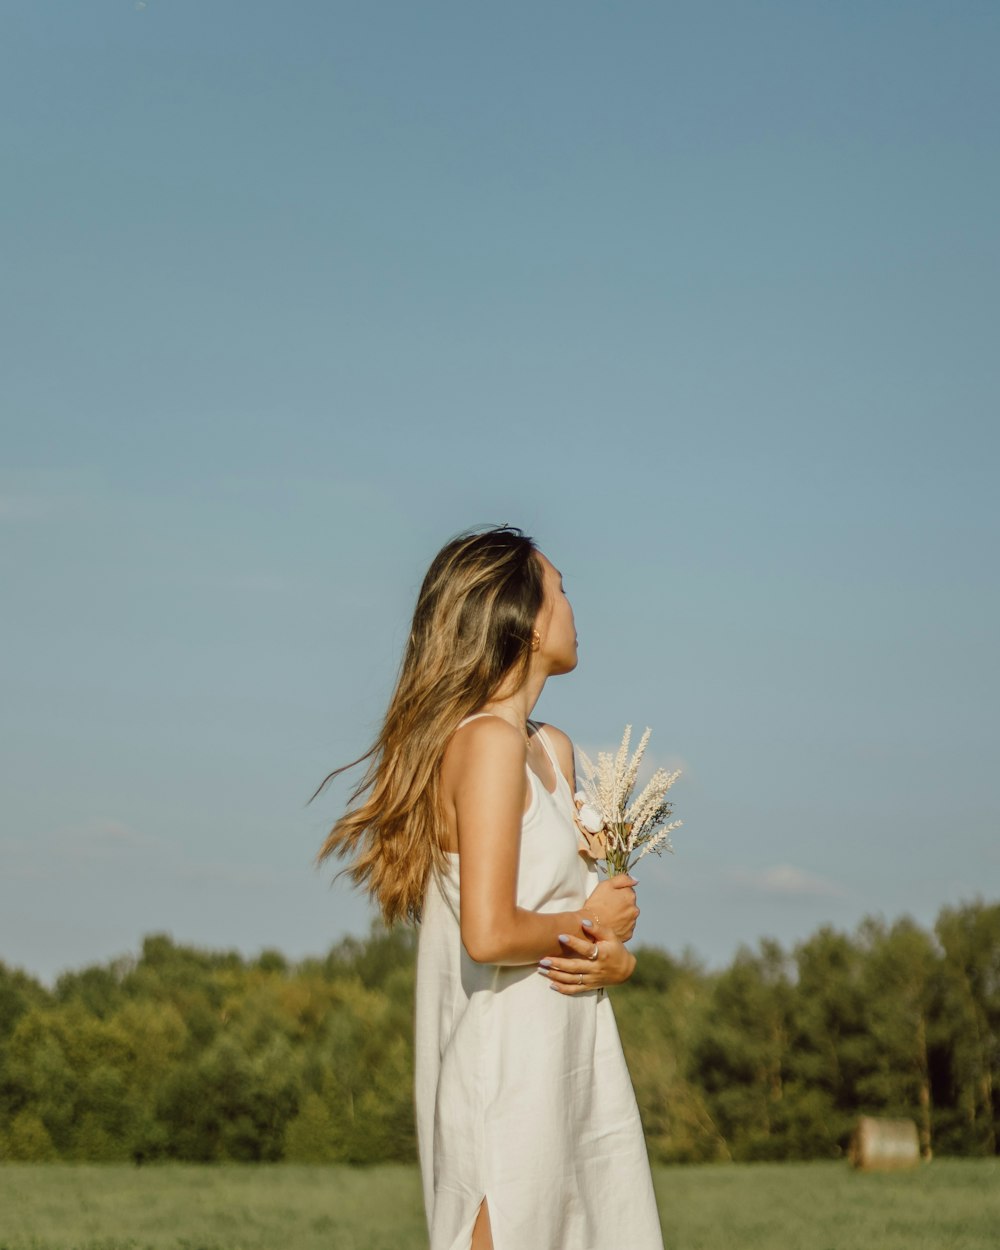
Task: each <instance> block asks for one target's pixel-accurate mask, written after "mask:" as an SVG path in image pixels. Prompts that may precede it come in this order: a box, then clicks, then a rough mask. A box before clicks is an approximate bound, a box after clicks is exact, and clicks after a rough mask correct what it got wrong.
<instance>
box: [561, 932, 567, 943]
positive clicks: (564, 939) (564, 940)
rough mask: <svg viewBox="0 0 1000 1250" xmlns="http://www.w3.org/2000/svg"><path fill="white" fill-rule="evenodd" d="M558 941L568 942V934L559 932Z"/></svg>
mask: <svg viewBox="0 0 1000 1250" xmlns="http://www.w3.org/2000/svg"><path fill="white" fill-rule="evenodd" d="M559 941H560V942H568V941H569V934H568V933H560V934H559Z"/></svg>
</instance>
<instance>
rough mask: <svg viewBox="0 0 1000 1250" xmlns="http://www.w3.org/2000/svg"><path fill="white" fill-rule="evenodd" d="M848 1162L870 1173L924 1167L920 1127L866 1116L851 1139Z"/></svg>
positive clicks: (910, 1121) (910, 1122)
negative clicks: (919, 1135) (922, 1165)
mask: <svg viewBox="0 0 1000 1250" xmlns="http://www.w3.org/2000/svg"><path fill="white" fill-rule="evenodd" d="M847 1157H848V1159H849V1160H850V1161H851V1163H852V1164H853V1166H854V1167H856V1168H860V1169H863V1170H864V1171H866V1172H869V1171H891V1170H894V1169H896V1168H915V1167H916V1166H917V1165H918V1164H919V1163H920V1143H919V1141H918V1140H917V1126H916V1125H915V1124H914V1123H913V1121H912V1120H881V1119H876V1118H875V1117H874V1116H870V1115H863V1116H861V1117H860V1119H859V1120H858V1123H857V1126H856V1128H855V1130H854V1133H853V1134H852V1136H851V1147H850V1150H849V1152H848V1156H847Z"/></svg>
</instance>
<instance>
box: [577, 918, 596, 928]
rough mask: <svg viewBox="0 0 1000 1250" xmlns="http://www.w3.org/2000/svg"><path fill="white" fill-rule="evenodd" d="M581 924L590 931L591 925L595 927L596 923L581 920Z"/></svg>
mask: <svg viewBox="0 0 1000 1250" xmlns="http://www.w3.org/2000/svg"><path fill="white" fill-rule="evenodd" d="M580 923H581V924H582V925H583V927H584V928H585V929H589V928H590V927H591V925H593V923H594V922H593V920H581V921H580Z"/></svg>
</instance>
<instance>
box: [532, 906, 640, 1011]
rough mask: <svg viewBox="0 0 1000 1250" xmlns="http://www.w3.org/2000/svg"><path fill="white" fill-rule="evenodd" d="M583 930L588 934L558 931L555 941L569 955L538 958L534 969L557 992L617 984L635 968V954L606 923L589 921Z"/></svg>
mask: <svg viewBox="0 0 1000 1250" xmlns="http://www.w3.org/2000/svg"><path fill="white" fill-rule="evenodd" d="M602 884H603V883H602ZM584 932H585V933H588V934H589V937H585V938H578V937H574V936H573V935H572V934H571V933H562V934H560V935H559V942H560V944H561V945H562V946H564V947H565V948H566V950H567V951H568V952H569V954H568V955H566V956H565V957H561V958H560V957H557V958H553V957H551V956H546V957H545V958H544V959H540V960H539V961H538V971H539V972H540V973H541V974H542V975H543V976H545V977H547V978H548V981H549V984H550V985H551V986H552V988H553V989H554V990H557V991H558V992H559V993H560V994H570V995H573V994H583V993H586V991H587V990H597V989H602V988H603V987H604V986H605V985H620V984H621V983H622V981H627V980H628V979H629V977H630V976H631V975H632V973H633V972H634V971H635V956H634V955H633V954H632V952H631V951H630V950H629V949H628V948H627V947H626V946H623V945H622V943H621V941H620V940H619V939H618V937H617V936H616V935H615V934H614V933H613V932H612V931H611V929H610V928H609V927H608V926H607V925H603V924H592V925H590V926H589V928H585V929H584ZM591 956H593V958H591Z"/></svg>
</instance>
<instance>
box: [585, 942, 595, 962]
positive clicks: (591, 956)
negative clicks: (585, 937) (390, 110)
mask: <svg viewBox="0 0 1000 1250" xmlns="http://www.w3.org/2000/svg"><path fill="white" fill-rule="evenodd" d="M587 958H588V959H589V960H590V961H591V962H593V961H594V960H595V959H596V958H597V943H596V942H595V943H594V949H593V950H592V951H591V952H590V954H589V955H588V956H587Z"/></svg>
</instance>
